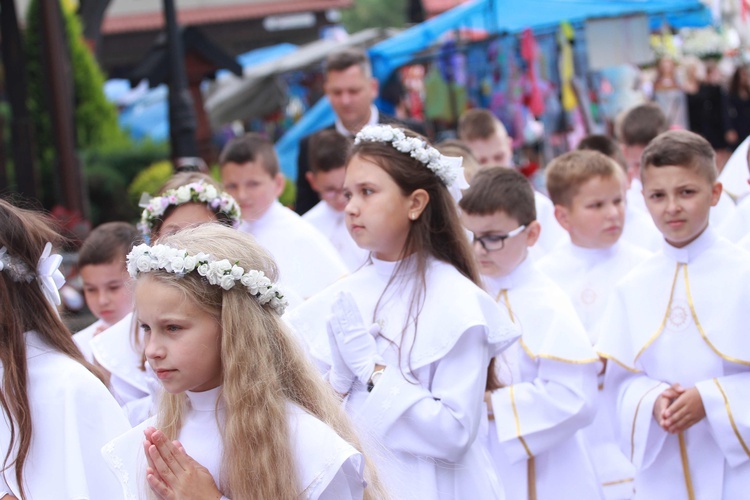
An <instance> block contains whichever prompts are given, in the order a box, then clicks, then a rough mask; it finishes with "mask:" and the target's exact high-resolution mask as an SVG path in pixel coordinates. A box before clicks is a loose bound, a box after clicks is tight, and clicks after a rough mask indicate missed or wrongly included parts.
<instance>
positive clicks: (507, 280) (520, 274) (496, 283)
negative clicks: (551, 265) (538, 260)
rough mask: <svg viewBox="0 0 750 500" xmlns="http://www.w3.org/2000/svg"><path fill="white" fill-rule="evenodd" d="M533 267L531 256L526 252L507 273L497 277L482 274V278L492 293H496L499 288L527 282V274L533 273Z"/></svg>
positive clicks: (512, 286) (507, 287) (505, 288)
mask: <svg viewBox="0 0 750 500" xmlns="http://www.w3.org/2000/svg"><path fill="white" fill-rule="evenodd" d="M501 252H502V250H501ZM535 269H536V268H535V267H534V264H533V263H532V259H531V257H529V255H528V254H527V255H526V258H525V259H523V260H522V261H521V263H520V264H518V266H516V268H515V269H513V270H512V271H511V272H510V273H508V274H507V275H505V276H499V277H492V276H484V275H483V276H482V280H483V281H484V283H485V285H486V286H487V287H488V288H489V289H490V290H491V291H492V293H497V292H499V291H500V290H512V289H513V288H515V287H518V286H521V285H522V284H524V283H527V282H528V279H529V276H531V275H532V274H533V273H534V270H535Z"/></svg>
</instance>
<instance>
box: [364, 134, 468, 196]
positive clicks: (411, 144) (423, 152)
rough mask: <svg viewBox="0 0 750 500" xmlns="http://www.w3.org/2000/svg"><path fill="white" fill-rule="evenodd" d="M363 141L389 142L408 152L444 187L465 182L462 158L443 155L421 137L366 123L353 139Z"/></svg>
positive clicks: (399, 149)
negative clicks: (431, 172) (409, 135)
mask: <svg viewBox="0 0 750 500" xmlns="http://www.w3.org/2000/svg"><path fill="white" fill-rule="evenodd" d="M363 141H365V142H390V143H391V145H392V146H393V147H394V148H395V149H396V150H397V151H400V152H401V153H409V155H410V156H411V157H412V158H414V159H415V160H417V161H419V162H421V163H424V164H425V166H426V167H427V168H429V169H430V170H432V171H433V172H434V173H435V175H437V176H438V177H439V178H440V180H441V181H442V182H443V184H445V186H446V187H451V186H452V185H453V183H454V182H456V181H457V180H458V182H459V183H463V184H466V179H465V177H464V169H463V167H461V164H462V163H463V158H460V157H457V156H444V155H442V154H441V153H440V151H438V150H437V149H435V148H433V147H432V146H430V145H429V144H427V143H426V142H425V141H423V140H422V139H419V138H417V137H406V134H405V133H404V131H403V130H402V129H400V128H396V127H392V126H390V125H367V126H365V127H364V128H363V129H362V130H360V131H359V133H358V134H357V137H356V138H355V139H354V144H359V143H360V142H363ZM466 187H468V185H466Z"/></svg>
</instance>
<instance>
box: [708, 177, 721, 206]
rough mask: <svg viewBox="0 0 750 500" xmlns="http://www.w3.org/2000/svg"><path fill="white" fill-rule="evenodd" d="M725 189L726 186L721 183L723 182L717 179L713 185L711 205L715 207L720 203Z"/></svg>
mask: <svg viewBox="0 0 750 500" xmlns="http://www.w3.org/2000/svg"><path fill="white" fill-rule="evenodd" d="M723 190H724V186H722V185H721V182H719V181H716V182H714V185H713V186H711V206H712V207H715V206H716V204H717V203H719V198H721V192H722V191H723Z"/></svg>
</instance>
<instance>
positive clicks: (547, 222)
mask: <svg viewBox="0 0 750 500" xmlns="http://www.w3.org/2000/svg"><path fill="white" fill-rule="evenodd" d="M534 204H535V205H536V220H538V221H539V224H540V225H541V226H542V231H541V233H539V241H537V242H536V245H534V246H533V247H531V249H530V250H529V253H530V255H531V256H532V257H533V258H534V259H540V258H542V257H543V256H544V254H546V253H547V252H549V251H551V250H552V249H553V248H555V247H556V246H557V245H559V244H560V243H562V242H563V241H567V239H568V234H567V233H566V232H565V229H563V228H562V226H561V225H560V223H559V222H557V218H556V217H555V206H554V205H553V204H552V201H551V200H550V199H549V198H547V197H546V196H544V195H543V194H542V193H540V192H539V191H534Z"/></svg>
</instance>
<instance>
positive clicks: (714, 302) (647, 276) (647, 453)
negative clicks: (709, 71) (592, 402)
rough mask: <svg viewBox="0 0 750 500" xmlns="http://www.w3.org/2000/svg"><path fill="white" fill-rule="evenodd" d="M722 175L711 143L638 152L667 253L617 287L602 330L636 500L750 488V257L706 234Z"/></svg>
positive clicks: (676, 134)
mask: <svg viewBox="0 0 750 500" xmlns="http://www.w3.org/2000/svg"><path fill="white" fill-rule="evenodd" d="M717 176H718V172H717V169H716V163H715V153H714V151H713V149H712V148H711V145H710V144H709V143H708V141H706V140H705V139H704V138H702V137H700V136H698V135H696V134H694V133H692V132H687V131H682V130H680V131H669V132H665V133H663V134H661V135H659V136H658V137H657V138H656V139H654V140H653V141H652V142H651V143H650V144H649V146H648V147H647V148H646V149H645V151H644V152H643V161H642V164H641V179H642V182H643V193H644V197H645V200H646V204H647V207H648V210H649V212H650V214H651V216H652V218H653V219H654V223H655V224H656V226H657V228H658V229H659V231H660V232H661V233H662V234H663V235H664V238H665V244H664V245H663V250H662V252H660V253H658V254H656V255H654V256H652V257H651V258H649V259H648V260H647V261H645V262H644V263H643V264H641V266H640V267H638V268H637V269H635V270H634V271H633V272H632V273H631V274H629V275H628V276H627V277H626V278H625V279H624V280H623V281H621V282H620V283H619V284H618V285H617V287H616V291H615V296H614V297H613V300H611V301H610V304H609V307H608V310H607V315H606V317H607V322H606V324H605V323H602V324H601V334H600V337H599V343H598V345H597V348H598V350H599V352H600V354H601V355H602V356H604V357H606V358H608V359H609V360H610V362H609V363H608V365H607V373H606V382H605V383H606V384H607V385H609V386H612V387H614V388H616V392H615V394H616V398H615V399H614V400H613V402H612V404H613V406H615V407H616V409H617V414H616V417H617V419H616V425H617V428H618V429H619V431H620V432H619V438H620V447H621V448H622V450H623V451H624V452H625V453H626V455H627V456H629V457H630V459H631V461H632V462H633V464H634V465H635V467H636V474H635V489H636V491H637V492H638V495H639V497H642V498H689V499H700V498H711V499H734V498H744V497H745V495H747V488H748V484H750V448H748V443H749V442H750V403H749V401H750V398H748V392H747V388H748V386H750V368H749V367H750V343H749V342H747V335H746V332H747V325H748V324H750V309H748V307H747V305H746V304H745V301H744V300H743V298H744V297H747V296H748V295H749V294H750V255H749V254H747V253H746V252H744V251H743V250H740V249H739V248H737V247H735V246H734V245H732V244H731V243H730V242H729V241H727V240H725V239H723V238H720V237H718V236H717V235H716V233H715V232H714V231H713V230H712V229H711V227H710V224H709V212H710V209H711V207H712V206H714V205H716V203H718V201H719V197H720V195H721V184H720V183H718V182H717V181H716V179H717Z"/></svg>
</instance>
